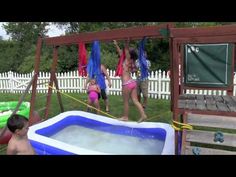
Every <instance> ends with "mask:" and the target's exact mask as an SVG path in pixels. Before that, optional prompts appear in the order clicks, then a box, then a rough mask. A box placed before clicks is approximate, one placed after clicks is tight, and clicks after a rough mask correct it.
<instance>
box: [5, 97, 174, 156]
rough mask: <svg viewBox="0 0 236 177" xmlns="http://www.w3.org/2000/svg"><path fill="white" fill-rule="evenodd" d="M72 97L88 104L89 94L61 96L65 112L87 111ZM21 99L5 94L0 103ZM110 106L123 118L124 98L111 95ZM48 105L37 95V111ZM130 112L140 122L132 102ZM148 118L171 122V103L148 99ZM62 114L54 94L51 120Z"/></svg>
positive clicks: (26, 99)
mask: <svg viewBox="0 0 236 177" xmlns="http://www.w3.org/2000/svg"><path fill="white" fill-rule="evenodd" d="M68 95H69V96H70V97H73V98H74V99H76V100H80V101H83V102H85V103H86V102H87V94H80V93H65V94H61V96H62V102H63V106H64V109H65V111H70V110H82V111H86V106H85V105H83V104H81V103H80V102H79V101H76V100H74V99H72V98H70V97H69V96H68ZM20 97H21V94H3V93H0V98H1V100H0V102H5V101H18V100H19V98H20ZM30 98H31V95H30V94H28V95H27V96H26V97H25V100H24V101H30ZM109 104H110V114H111V115H112V116H114V117H117V118H119V117H121V116H122V114H123V100H122V96H113V95H109ZM45 105H46V94H37V96H36V102H35V110H40V109H42V108H43V107H45ZM129 105H130V111H129V119H130V120H131V121H137V120H139V118H140V116H139V113H138V110H137V108H136V107H135V106H134V105H133V103H132V101H130V104H129ZM100 106H101V110H102V111H105V106H104V102H103V100H102V99H101V100H100ZM145 112H146V114H147V116H148V120H147V121H148V122H164V123H170V122H171V115H172V113H171V111H170V101H169V100H158V99H151V98H150V99H148V105H147V108H146V110H145ZM59 113H60V107H59V103H58V100H57V95H56V94H52V100H51V104H50V110H49V118H50V117H54V116H56V115H58V114H59ZM39 114H40V116H41V117H43V115H44V111H40V112H39ZM5 150H6V145H0V154H5V153H6V151H5Z"/></svg>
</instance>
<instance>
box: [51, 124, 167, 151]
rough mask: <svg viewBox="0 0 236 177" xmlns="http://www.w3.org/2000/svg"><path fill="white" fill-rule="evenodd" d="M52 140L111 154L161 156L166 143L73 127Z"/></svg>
mask: <svg viewBox="0 0 236 177" xmlns="http://www.w3.org/2000/svg"><path fill="white" fill-rule="evenodd" d="M51 138H53V139H56V140H59V141H62V142H64V143H67V144H70V145H74V146H77V147H81V148H86V149H89V150H93V151H99V152H103V153H110V154H143V155H144V154H161V152H162V149H163V146H164V141H161V140H158V139H146V138H145V139H144V138H139V137H133V136H125V135H119V134H113V133H109V132H104V131H98V130H94V129H90V128H85V127H83V126H77V125H72V126H68V127H66V128H64V129H63V130H60V131H59V132H58V133H56V134H54V135H53V136H51Z"/></svg>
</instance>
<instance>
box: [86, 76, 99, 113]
mask: <svg viewBox="0 0 236 177" xmlns="http://www.w3.org/2000/svg"><path fill="white" fill-rule="evenodd" d="M87 93H88V105H90V106H92V105H94V106H95V107H96V108H97V109H98V110H100V105H99V101H98V94H100V93H101V89H100V87H99V85H98V84H96V80H95V79H91V80H90V82H89V86H88V90H87ZM87 110H89V106H88V107H87ZM98 113H99V111H97V114H98Z"/></svg>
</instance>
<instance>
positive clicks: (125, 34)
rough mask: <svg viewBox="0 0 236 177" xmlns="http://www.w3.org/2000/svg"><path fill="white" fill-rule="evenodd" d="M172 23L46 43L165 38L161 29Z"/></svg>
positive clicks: (65, 38)
mask: <svg viewBox="0 0 236 177" xmlns="http://www.w3.org/2000/svg"><path fill="white" fill-rule="evenodd" d="M172 26H173V25H172V24H171V23H169V24H168V23H167V24H160V25H158V26H143V27H132V28H124V29H114V30H109V31H99V32H88V33H80V34H74V35H68V36H60V37H51V38H45V39H44V41H45V43H46V45H70V44H78V43H79V42H84V43H91V42H93V41H95V40H99V41H112V40H125V39H128V38H129V39H131V40H134V39H142V38H143V37H145V36H146V37H155V38H163V36H162V35H161V33H160V29H163V28H164V29H168V28H169V27H172Z"/></svg>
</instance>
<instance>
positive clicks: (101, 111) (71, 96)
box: [48, 85, 117, 119]
mask: <svg viewBox="0 0 236 177" xmlns="http://www.w3.org/2000/svg"><path fill="white" fill-rule="evenodd" d="M48 87H49V88H52V89H54V90H56V91H57V92H59V93H61V94H63V95H65V96H67V97H69V98H71V99H73V100H75V101H78V102H79V103H81V104H83V105H85V106H88V107H89V108H92V109H95V110H96V111H98V112H101V113H103V114H105V115H107V116H109V117H112V118H114V119H117V117H115V116H113V115H111V114H108V113H106V112H103V111H101V110H99V109H97V108H95V107H93V106H90V105H89V104H87V103H84V102H83V101H80V100H79V99H76V98H74V97H72V96H70V95H68V94H66V93H63V92H61V91H59V90H57V89H56V88H55V87H52V86H50V85H48Z"/></svg>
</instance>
